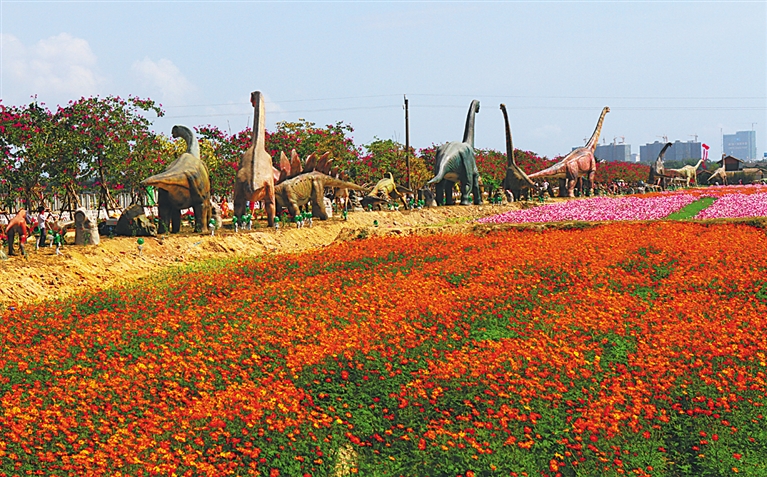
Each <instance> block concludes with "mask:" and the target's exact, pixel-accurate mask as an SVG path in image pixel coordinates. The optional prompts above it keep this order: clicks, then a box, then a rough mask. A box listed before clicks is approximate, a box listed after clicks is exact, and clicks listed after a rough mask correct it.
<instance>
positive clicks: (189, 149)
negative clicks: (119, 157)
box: [141, 124, 211, 234]
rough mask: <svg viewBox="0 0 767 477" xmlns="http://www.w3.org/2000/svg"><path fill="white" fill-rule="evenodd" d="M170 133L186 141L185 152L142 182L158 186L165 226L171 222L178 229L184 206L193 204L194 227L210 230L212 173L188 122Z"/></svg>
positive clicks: (146, 184) (161, 217)
mask: <svg viewBox="0 0 767 477" xmlns="http://www.w3.org/2000/svg"><path fill="white" fill-rule="evenodd" d="M171 135H172V136H173V137H180V138H183V139H184V141H186V152H185V153H183V154H182V155H181V156H179V157H178V159H176V160H175V161H173V162H171V163H170V165H169V166H168V167H167V168H166V169H165V172H161V173H159V174H155V175H153V176H151V177H149V178H147V179H144V180H143V181H141V184H142V185H145V186H154V187H157V189H158V200H157V206H158V209H159V212H160V223H161V224H163V226H164V227H165V229H166V230H167V229H168V227H169V225H172V227H171V232H172V233H174V234H175V233H178V231H179V230H180V228H181V210H182V209H187V208H189V207H191V208H192V209H193V210H194V221H195V226H194V230H195V231H196V232H200V231H207V230H208V222H209V221H210V217H211V204H210V177H209V175H208V168H207V166H206V165H205V163H204V162H202V160H201V159H200V146H199V144H198V143H197V138H196V137H195V136H194V132H192V130H191V129H189V128H188V127H186V126H181V125H178V124H177V125H175V126H173V129H172V130H171Z"/></svg>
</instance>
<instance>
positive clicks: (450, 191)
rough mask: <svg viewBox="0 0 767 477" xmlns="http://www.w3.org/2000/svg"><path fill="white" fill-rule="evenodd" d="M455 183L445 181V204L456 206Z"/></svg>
mask: <svg viewBox="0 0 767 477" xmlns="http://www.w3.org/2000/svg"><path fill="white" fill-rule="evenodd" d="M454 194H455V182H453V181H449V180H445V204H446V205H455V195H454Z"/></svg>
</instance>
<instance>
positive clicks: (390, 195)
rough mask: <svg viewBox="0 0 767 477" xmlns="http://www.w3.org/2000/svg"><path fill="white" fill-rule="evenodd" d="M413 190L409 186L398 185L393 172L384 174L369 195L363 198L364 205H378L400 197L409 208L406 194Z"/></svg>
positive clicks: (365, 206) (364, 206)
mask: <svg viewBox="0 0 767 477" xmlns="http://www.w3.org/2000/svg"><path fill="white" fill-rule="evenodd" d="M412 193H413V191H411V190H410V189H408V188H407V187H403V186H398V185H397V184H396V183H395V182H394V176H392V173H391V172H387V173H386V174H384V178H383V179H381V180H380V181H378V182H377V183H376V185H375V187H373V190H371V191H370V192H368V195H366V196H365V197H363V198H362V201H361V203H362V207H363V208H367V205H368V204H373V205H378V206H379V207H380V205H381V204H384V203H389V202H390V201H391V199H399V200H401V201H402V204H403V205H404V206H405V208H407V202H405V194H412Z"/></svg>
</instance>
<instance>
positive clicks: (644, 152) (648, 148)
mask: <svg viewBox="0 0 767 477" xmlns="http://www.w3.org/2000/svg"><path fill="white" fill-rule="evenodd" d="M665 145H666V143H664V142H658V141H655V142H654V143H652V144H645V145H644V146H639V160H640V161H641V162H646V163H652V162H655V159H657V158H658V154H660V151H661V149H663V146H665ZM702 157H703V156H702V155H701V143H699V142H698V141H686V142H682V141H676V142H673V143H672V144H671V147H670V148H668V149H666V155H665V156H664V157H663V160H664V161H686V160H688V159H692V160H695V161H697V160H698V159H702Z"/></svg>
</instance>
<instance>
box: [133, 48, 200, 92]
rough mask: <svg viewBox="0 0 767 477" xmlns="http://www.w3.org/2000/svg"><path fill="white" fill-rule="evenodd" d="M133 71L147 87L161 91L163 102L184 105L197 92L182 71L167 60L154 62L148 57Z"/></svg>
mask: <svg viewBox="0 0 767 477" xmlns="http://www.w3.org/2000/svg"><path fill="white" fill-rule="evenodd" d="M132 69H133V72H134V73H135V74H136V75H137V76H138V77H139V79H140V80H141V81H142V82H143V83H144V84H145V86H147V87H149V88H152V89H153V90H155V91H159V93H160V96H161V100H162V101H163V102H170V103H182V102H184V100H185V99H186V98H187V97H189V96H190V95H191V94H192V93H194V92H195V91H196V90H197V88H196V87H195V86H194V85H193V84H192V83H191V82H190V81H189V80H188V79H186V77H185V76H184V75H183V74H182V73H181V70H180V69H178V67H177V66H176V65H175V64H173V62H172V61H170V60H168V59H166V58H161V59H160V60H158V61H152V60H151V59H150V58H149V57H148V56H147V57H144V59H143V60H140V61H135V62H134V63H133V66H132ZM150 96H151V95H150Z"/></svg>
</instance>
